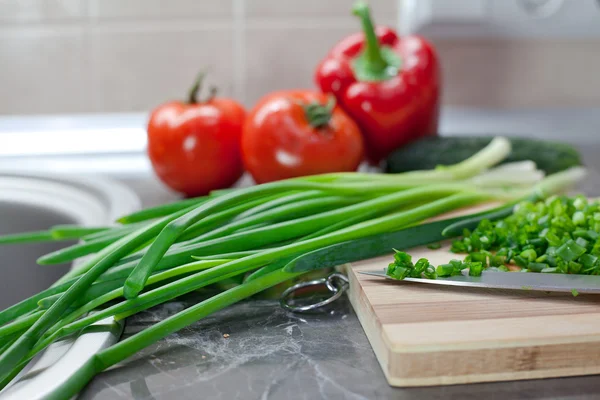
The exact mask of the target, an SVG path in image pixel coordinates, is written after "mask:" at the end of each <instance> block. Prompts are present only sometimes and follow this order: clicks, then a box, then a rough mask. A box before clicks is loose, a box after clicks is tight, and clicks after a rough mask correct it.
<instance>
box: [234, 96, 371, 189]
mask: <svg viewBox="0 0 600 400" xmlns="http://www.w3.org/2000/svg"><path fill="white" fill-rule="evenodd" d="M329 101H330V97H328V96H327V95H325V94H322V93H320V92H316V91H312V90H292V91H281V92H275V93H272V94H270V95H268V96H266V97H264V98H263V99H261V100H260V101H259V102H258V104H257V105H256V106H255V107H254V109H253V110H252V111H251V112H250V113H249V114H248V117H247V118H246V122H245V124H244V131H243V134H242V157H243V160H244V165H245V167H246V169H247V170H248V172H250V174H251V175H252V177H253V178H254V180H255V181H256V182H257V183H264V182H271V181H276V180H280V179H286V178H292V177H297V176H305V175H315V174H323V173H328V172H343V171H355V170H356V169H357V168H358V166H359V164H360V162H361V160H362V158H363V141H362V136H361V134H360V130H359V128H358V126H357V125H356V123H355V122H354V121H353V120H352V119H351V118H350V117H349V116H348V115H347V114H346V113H345V112H344V111H343V110H342V109H341V108H339V107H337V106H335V107H333V104H330V105H327V103H328V102H329Z"/></svg>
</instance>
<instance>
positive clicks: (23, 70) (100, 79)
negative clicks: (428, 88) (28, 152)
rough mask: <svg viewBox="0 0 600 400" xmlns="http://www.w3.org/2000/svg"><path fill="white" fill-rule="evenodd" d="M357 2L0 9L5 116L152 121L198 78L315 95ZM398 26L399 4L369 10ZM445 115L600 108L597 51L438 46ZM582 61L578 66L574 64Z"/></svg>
mask: <svg viewBox="0 0 600 400" xmlns="http://www.w3.org/2000/svg"><path fill="white" fill-rule="evenodd" d="M352 3H353V0H327V1H325V0H304V1H299V0H222V1H217V0H170V1H168V2H167V1H164V0H19V1H16V0H0V88H1V89H0V114H45V113H80V112H128V111H144V110H148V109H150V108H152V107H154V106H155V105H157V104H159V103H161V102H163V101H165V100H168V99H176V98H183V97H184V96H185V93H186V91H187V88H188V86H189V84H190V82H191V81H192V80H193V79H194V77H195V75H196V73H197V72H198V70H199V69H203V68H207V69H208V72H209V79H208V82H207V83H209V84H216V85H218V86H219V88H220V90H221V93H222V94H224V95H231V96H235V97H236V98H239V99H240V100H241V101H242V102H243V103H244V104H246V105H247V106H250V105H252V104H253V103H254V102H255V101H256V100H257V99H258V98H260V97H261V96H262V95H264V94H266V93H268V92H269V91H272V90H276V89H283V88H297V87H311V86H313V83H312V74H313V70H314V66H315V65H316V63H317V62H318V61H319V60H320V59H321V58H322V57H323V56H324V55H325V53H326V52H327V50H328V49H329V48H330V47H331V46H332V45H333V44H334V43H336V42H337V41H338V40H339V39H341V38H342V37H344V36H345V35H347V34H348V33H351V32H355V31H357V30H358V29H359V25H358V22H357V21H356V20H355V18H354V17H352V16H351V15H350V13H349V9H350V7H351V5H352ZM371 6H372V8H373V13H374V16H375V18H376V21H377V22H378V23H381V24H386V25H392V26H396V18H397V14H398V13H397V0H372V1H371ZM433 41H434V43H435V44H436V45H437V46H438V48H439V53H440V56H441V59H442V65H443V69H444V71H443V72H444V81H445V91H444V102H445V104H452V105H464V106H485V107H519V106H590V105H598V104H600V90H599V89H600V80H598V79H596V77H595V75H596V71H598V70H600V52H598V51H597V50H598V49H599V48H600V47H599V46H600V43H599V42H597V41H591V40H589V41H574V42H573V41H571V42H568V41H565V42H559V41H555V40H554V41H515V40H512V41H490V40H488V39H486V40H477V39H476V38H474V39H469V40H462V39H461V40H458V39H442V38H434V39H433ZM575 59H577V61H575Z"/></svg>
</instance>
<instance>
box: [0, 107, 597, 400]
mask: <svg viewBox="0 0 600 400" xmlns="http://www.w3.org/2000/svg"><path fill="white" fill-rule="evenodd" d="M486 115H487V117H486ZM556 115H557V113H556V112H554V111H551V110H549V111H545V112H544V111H535V112H532V113H530V114H527V113H523V112H518V113H506V112H505V113H502V112H497V113H492V114H490V112H477V111H464V110H457V111H456V112H446V113H445V115H444V119H443V120H442V121H443V123H442V131H445V132H449V133H462V134H472V133H476V132H482V133H509V134H510V133H511V132H513V133H514V132H516V133H518V134H525V135H531V136H536V137H550V138H553V139H563V140H565V141H571V142H573V143H575V144H576V145H577V146H578V148H580V149H581V151H582V154H583V156H584V160H585V162H586V164H587V165H588V167H589V169H590V177H589V179H588V180H587V182H586V183H585V185H584V186H583V187H582V188H581V189H582V190H583V191H585V192H586V193H587V194H589V195H591V196H598V195H600V175H598V173H597V172H596V171H597V170H598V168H600V161H599V160H598V159H597V157H596V154H597V153H598V151H600V138H597V137H596V134H595V132H594V131H597V129H598V128H599V127H600V121H599V120H598V115H599V113H597V112H596V111H595V110H588V111H585V112H584V111H574V112H572V113H569V114H568V115H569V117H567V120H564V118H565V116H564V115H563V116H562V118H560V123H558V120H557V118H556ZM121 117H122V118H124V119H123V120H122V121H121V123H122V124H121V123H119V122H118V118H117V119H116V120H113V121H112V122H111V123H108V122H106V121H105V120H103V119H102V118H99V120H100V121H101V122H102V121H104V122H102V123H97V121H96V122H94V121H93V118H92V119H90V120H88V123H89V124H92V125H94V124H95V125H94V126H97V129H96V131H94V133H93V134H90V135H91V136H90V137H95V135H96V134H101V132H102V130H103V129H113V130H114V126H115V124H116V126H121V125H123V126H124V125H127V124H126V123H125V122H123V121H129V123H131V124H132V125H131V126H132V129H134V130H136V129H137V130H138V131H139V129H142V130H143V126H142V127H140V126H137V125H136V124H138V125H139V124H140V122H141V121H143V118H142V117H141V116H140V115H131V116H121ZM94 118H96V119H98V117H94ZM128 118H129V119H128ZM569 118H571V119H569ZM16 120H18V118H4V119H3V118H0V153H1V152H2V150H4V152H5V153H4V154H3V155H0V168H11V169H37V168H44V169H51V170H56V171H69V172H72V171H73V170H77V171H80V172H81V173H85V174H96V173H102V174H104V175H109V176H112V177H114V178H116V179H119V180H121V181H124V182H126V183H127V184H129V185H130V186H131V187H132V188H133V189H134V190H136V191H137V192H138V194H139V195H140V197H141V198H142V201H143V202H144V205H145V206H149V205H154V204H158V203H162V202H165V201H170V200H173V199H175V198H176V196H175V195H174V194H173V193H170V192H169V191H167V190H166V189H164V187H163V186H162V185H161V184H160V183H159V182H158V181H157V180H156V179H155V178H154V177H153V175H152V173H151V171H150V168H149V166H148V164H147V161H146V160H145V156H144V155H143V153H142V152H141V151H140V148H139V146H140V143H139V140H128V141H126V142H125V144H124V146H125V147H124V148H122V149H115V148H112V147H110V146H105V147H104V148H102V149H101V151H85V150H84V151H79V150H77V148H76V147H77V146H74V147H73V148H72V150H73V151H72V152H71V153H70V154H68V155H63V154H59V153H53V152H52V151H50V150H49V149H48V148H46V149H43V150H44V151H41V152H36V151H33V150H31V149H26V151H25V152H23V154H21V153H19V151H18V149H17V147H16V146H13V147H10V146H8V140H7V139H8V136H10V135H11V134H14V132H16V131H23V132H25V134H27V133H28V132H29V133H30V134H37V135H42V136H43V134H42V133H41V132H42V131H43V130H44V129H45V128H44V126H47V124H46V125H44V124H43V123H41V122H39V121H37V122H35V121H34V119H24V121H25V122H24V123H27V121H34V122H35V123H34V124H33V125H32V128H31V129H26V128H24V127H23V125H22V124H17V123H16V122H15V121H16ZM75 120H77V121H76V122H77V123H84V122H85V121H84V120H83V119H81V118H80V119H77V118H75V119H72V121H71V125H69V123H65V121H67V122H68V121H69V119H68V118H67V117H64V121H63V122H62V123H61V124H62V126H63V128H61V129H62V130H59V133H60V132H62V133H63V134H64V131H65V130H67V131H68V130H69V129H71V128H68V127H69V126H71V127H72V126H75V125H77V124H75V123H74V122H73V121H75ZM82 121H83V122H82ZM115 121H116V122H115ZM132 121H133V122H132ZM444 121H445V122H444ZM569 122H570V123H571V124H570V125H569ZM35 124H38V125H39V126H38V125H35ZM61 124H59V125H61ZM107 124H108V125H110V128H107ZM111 124H112V125H111ZM87 126H89V125H87ZM136 126H137V127H136ZM568 126H570V127H571V128H570V131H569V132H568V133H567V132H566V131H564V129H565V127H568ZM573 126H576V127H578V128H577V129H573ZM65 127H66V128H65ZM444 127H446V128H444ZM450 128H453V129H450ZM73 129H74V128H73ZM71 130H72V129H71ZM99 132H100V133H99ZM132 132H133V131H132ZM113 133H114V132H113ZM3 134H6V136H4V137H3ZM121 134H124V133H123V132H121ZM135 134H137V135H139V132H138V133H132V135H135ZM13 137H14V136H13ZM21 137H24V136H21ZM55 139H56V137H55ZM138 139H139V138H138ZM97 140H99V139H97ZM140 140H141V139H140ZM141 145H142V146H143V143H142V144H141ZM84 147H85V146H84ZM7 149H9V150H7ZM90 176H91V175H90ZM247 183H248V180H247V178H246V180H243V181H242V182H241V183H240V184H242V185H244V184H247ZM196 301H198V298H197V295H193V296H188V297H186V298H184V299H182V300H180V301H177V302H172V303H169V304H167V305H163V306H159V307H156V308H154V309H151V310H149V311H147V312H143V313H140V314H138V315H136V316H134V317H131V318H129V319H128V320H127V324H126V328H125V333H124V335H126V336H127V335H131V334H133V333H135V332H137V331H139V330H141V329H143V328H144V327H146V326H149V325H151V324H153V323H155V322H157V321H159V320H162V319H164V318H165V317H167V316H169V315H171V314H173V313H176V312H178V311H180V310H182V309H183V308H184V307H185V306H186V304H190V303H193V302H196ZM225 334H228V337H224V335H225ZM407 338H410V332H407ZM408 340H409V339H408ZM79 398H80V399H86V400H88V399H94V400H105V399H106V400H108V399H110V400H115V399H138V400H139V399H168V400H174V399H177V400H179V399H181V400H185V399H200V398H206V399H237V398H239V399H378V398H382V399H388V398H389V399H482V398H489V399H513V398H515V399H555V398H560V399H588V398H589V399H596V398H600V379H598V376H588V377H575V378H563V379H546V380H531V381H515V382H500V383H484V384H471V385H458V386H445V387H433V388H409V389H399V388H392V387H390V386H389V385H388V384H387V382H386V380H385V378H384V376H383V373H382V371H381V369H380V367H379V364H378V363H377V360H376V358H375V355H374V353H373V351H372V349H371V346H370V344H369V342H368V340H367V338H366V336H365V334H364V332H363V330H362V328H361V326H360V323H359V322H358V319H357V317H356V315H355V314H354V312H353V310H352V308H351V306H350V304H349V302H348V301H347V299H345V298H343V299H341V300H339V301H337V302H336V303H335V304H334V305H333V306H331V307H330V308H328V309H325V310H321V311H320V312H319V313H315V314H293V313H289V312H286V311H284V310H283V309H282V308H280V307H279V305H278V303H277V302H276V301H272V300H252V301H246V302H243V303H240V304H237V305H234V306H232V307H229V308H228V309H225V310H223V311H221V312H219V313H217V314H214V315H212V316H210V317H209V318H206V319H204V320H202V321H200V322H198V323H196V324H194V325H192V326H190V327H188V328H186V329H184V330H182V331H180V332H178V333H176V334H173V335H170V336H169V337H167V338H166V339H164V340H162V341H160V342H159V343H157V344H155V345H153V346H151V347H149V348H147V349H145V350H144V351H143V352H141V353H140V354H138V355H136V356H135V357H132V358H131V359H129V360H127V362H125V363H123V364H121V365H118V366H117V367H115V368H113V369H111V370H109V371H106V372H104V373H102V374H100V375H98V376H97V377H96V378H95V379H94V380H93V381H92V382H91V383H90V384H89V385H88V386H87V387H86V388H85V390H84V391H83V392H82V393H81V395H80V397H79Z"/></svg>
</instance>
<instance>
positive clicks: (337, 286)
mask: <svg viewBox="0 0 600 400" xmlns="http://www.w3.org/2000/svg"><path fill="white" fill-rule="evenodd" d="M322 285H325V287H327V289H328V290H329V291H330V292H331V293H333V296H331V297H329V298H327V299H325V300H323V301H320V302H318V303H314V304H307V305H305V306H291V305H289V304H288V302H287V301H288V297H290V295H292V294H293V293H294V292H295V291H296V290H298V289H302V288H306V287H311V286H322ZM349 286H350V285H349V281H348V278H346V276H345V275H342V274H338V273H334V274H331V275H329V276H328V277H327V278H322V279H315V280H312V281H308V282H300V283H297V284H295V285H294V286H291V287H289V288H287V289H286V290H285V291H284V292H283V294H282V295H281V299H280V300H279V303H280V304H281V307H283V308H285V309H286V310H288V311H292V312H304V311H310V310H315V309H317V308H320V307H323V306H326V305H327V304H330V303H333V302H334V301H336V300H337V299H339V298H340V297H341V296H342V294H344V292H345V291H346V290H347V289H348V287H349Z"/></svg>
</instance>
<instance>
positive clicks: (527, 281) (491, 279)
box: [359, 271, 600, 294]
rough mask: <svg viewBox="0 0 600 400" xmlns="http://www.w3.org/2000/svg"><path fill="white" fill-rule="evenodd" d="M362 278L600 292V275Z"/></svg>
mask: <svg viewBox="0 0 600 400" xmlns="http://www.w3.org/2000/svg"><path fill="white" fill-rule="evenodd" d="M359 273H361V274H363V275H371V276H377V277H380V278H386V279H389V280H391V281H395V282H402V281H407V282H417V283H430V284H434V285H450V286H466V287H478V288H490V289H511V290H535V291H543V292H571V293H573V291H574V290H575V291H577V293H596V294H599V293H600V276H596V275H567V274H536V273H530V272H496V271H484V272H483V273H482V274H481V276H469V275H466V274H464V275H457V276H451V277H448V278H437V279H423V278H404V279H403V280H397V279H394V278H391V277H389V276H387V275H386V273H385V271H359Z"/></svg>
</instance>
